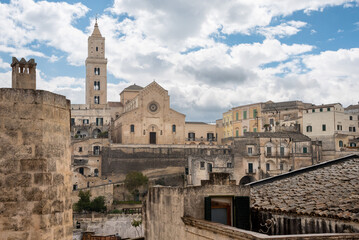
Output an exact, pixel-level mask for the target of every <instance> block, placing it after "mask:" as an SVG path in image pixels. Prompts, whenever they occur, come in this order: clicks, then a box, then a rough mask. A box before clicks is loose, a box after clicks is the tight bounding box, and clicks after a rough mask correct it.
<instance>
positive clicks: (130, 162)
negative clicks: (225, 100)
mask: <svg viewBox="0 0 359 240" xmlns="http://www.w3.org/2000/svg"><path fill="white" fill-rule="evenodd" d="M221 151H222V152H223V149H222V148H221V147H217V146H208V145H206V146H197V145H121V144H112V145H110V147H104V148H103V152H102V165H101V169H102V176H112V175H116V176H120V175H123V176H125V175H126V174H127V173H128V172H130V171H139V172H144V173H145V174H146V175H147V176H149V174H148V173H149V172H150V171H151V170H160V169H163V170H166V171H165V172H163V171H158V173H157V174H152V175H151V177H161V176H163V175H164V174H181V173H184V170H185V166H186V165H187V157H188V156H190V155H192V156H201V155H203V156H207V155H208V154H209V155H214V154H218V153H219V152H221Z"/></svg>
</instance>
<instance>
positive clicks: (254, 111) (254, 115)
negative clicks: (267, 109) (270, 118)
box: [253, 109, 257, 118]
mask: <svg viewBox="0 0 359 240" xmlns="http://www.w3.org/2000/svg"><path fill="white" fill-rule="evenodd" d="M256 117H257V109H253V118H256Z"/></svg>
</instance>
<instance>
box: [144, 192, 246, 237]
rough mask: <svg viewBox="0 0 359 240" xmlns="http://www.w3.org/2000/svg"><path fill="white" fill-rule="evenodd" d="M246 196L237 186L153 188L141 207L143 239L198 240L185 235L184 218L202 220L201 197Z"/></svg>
mask: <svg viewBox="0 0 359 240" xmlns="http://www.w3.org/2000/svg"><path fill="white" fill-rule="evenodd" d="M248 195H249V189H248V188H246V187H239V186H236V185H205V186H196V187H186V188H180V187H152V188H150V189H149V191H148V195H147V198H146V202H145V203H144V209H145V210H144V223H143V224H144V228H145V229H144V230H145V237H146V239H148V240H150V239H156V240H157V239H181V240H182V239H201V238H191V236H192V235H188V234H187V233H186V226H185V224H184V222H183V221H182V219H181V218H182V217H183V216H191V217H194V218H198V219H204V197H208V196H248ZM215 239H221V238H215Z"/></svg>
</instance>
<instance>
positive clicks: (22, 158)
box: [0, 89, 72, 240]
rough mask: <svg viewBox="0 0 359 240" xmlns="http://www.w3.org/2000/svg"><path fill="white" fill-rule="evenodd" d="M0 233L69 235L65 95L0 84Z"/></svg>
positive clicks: (5, 236)
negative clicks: (12, 87) (1, 87)
mask: <svg viewBox="0 0 359 240" xmlns="http://www.w3.org/2000/svg"><path fill="white" fill-rule="evenodd" d="M0 153H1V154H0V193H1V194H0V213H1V214H0V232H1V237H0V238H1V239H36V240H42V239H44V240H45V239H60V240H65V239H66V240H70V239H72V201H71V171H70V164H71V152H70V101H69V100H66V98H65V97H64V96H61V95H57V94H53V93H50V92H46V91H36V90H25V89H0Z"/></svg>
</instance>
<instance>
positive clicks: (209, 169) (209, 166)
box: [207, 163, 212, 172]
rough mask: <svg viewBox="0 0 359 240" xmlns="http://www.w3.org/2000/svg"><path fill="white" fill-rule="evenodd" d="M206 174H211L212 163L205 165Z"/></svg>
mask: <svg viewBox="0 0 359 240" xmlns="http://www.w3.org/2000/svg"><path fill="white" fill-rule="evenodd" d="M207 170H208V172H212V163H207Z"/></svg>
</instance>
